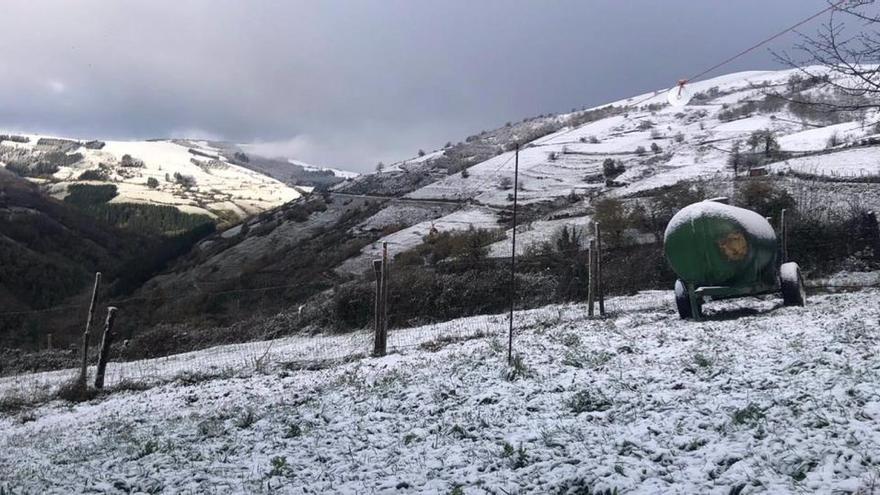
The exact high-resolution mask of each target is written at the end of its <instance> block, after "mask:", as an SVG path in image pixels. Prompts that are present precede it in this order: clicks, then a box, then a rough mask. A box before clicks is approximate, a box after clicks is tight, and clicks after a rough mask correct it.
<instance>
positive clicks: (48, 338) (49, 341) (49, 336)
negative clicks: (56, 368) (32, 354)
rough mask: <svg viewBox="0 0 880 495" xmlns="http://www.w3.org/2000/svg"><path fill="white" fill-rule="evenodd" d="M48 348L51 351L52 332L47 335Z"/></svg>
mask: <svg viewBox="0 0 880 495" xmlns="http://www.w3.org/2000/svg"><path fill="white" fill-rule="evenodd" d="M46 348H47V349H48V350H50V351H51V350H52V334H51V333H50V334H48V335H46Z"/></svg>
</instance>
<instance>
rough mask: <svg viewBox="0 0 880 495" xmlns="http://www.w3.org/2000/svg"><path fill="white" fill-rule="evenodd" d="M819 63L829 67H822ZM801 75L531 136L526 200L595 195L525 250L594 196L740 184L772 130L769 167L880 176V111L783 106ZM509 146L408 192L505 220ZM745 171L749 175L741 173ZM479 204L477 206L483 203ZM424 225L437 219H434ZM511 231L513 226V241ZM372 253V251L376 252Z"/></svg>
mask: <svg viewBox="0 0 880 495" xmlns="http://www.w3.org/2000/svg"><path fill="white" fill-rule="evenodd" d="M811 70H812V71H813V72H821V70H820V69H818V68H813V69H811ZM799 77H800V73H799V72H798V71H795V70H783V71H748V72H740V73H734V74H728V75H724V76H720V77H716V78H713V79H708V80H705V81H699V82H695V83H692V84H690V85H689V86H688V88H689V90H690V91H691V92H692V93H694V94H695V95H696V97H695V98H694V99H693V100H692V101H691V103H690V104H688V105H687V106H686V107H683V108H676V107H672V106H670V105H668V104H667V101H666V93H665V91H655V92H652V93H646V94H643V95H638V96H634V97H631V98H628V99H625V100H620V101H616V102H613V103H610V104H609V105H605V106H601V107H596V108H594V109H587V110H585V112H586V113H589V112H591V111H596V110H597V109H606V112H605V113H604V114H601V115H599V116H598V117H597V118H587V119H585V120H587V121H586V122H585V123H583V124H579V125H568V126H566V127H563V128H561V129H559V130H557V131H555V132H552V133H550V134H547V135H544V136H541V137H538V138H537V139H534V140H532V141H530V142H527V143H526V144H524V145H523V147H522V149H521V151H520V155H519V184H520V191H519V201H520V203H521V204H525V205H529V204H537V203H544V204H547V203H549V202H552V201H553V200H555V199H560V198H563V197H572V196H574V197H575V198H587V201H586V202H584V203H583V204H582V205H581V206H580V207H575V208H574V209H573V210H576V211H566V212H562V211H553V212H551V213H549V214H547V216H546V218H543V219H539V220H537V221H534V222H532V223H531V224H530V225H529V226H527V227H523V228H524V234H525V235H524V238H523V240H524V242H523V243H521V244H520V246H521V249H522V250H525V249H526V248H527V246H528V245H529V244H530V243H533V242H540V241H544V240H547V239H549V238H550V236H551V235H552V233H553V231H555V230H556V229H558V228H559V227H560V226H561V225H564V224H572V225H586V224H588V223H589V221H590V218H589V209H590V208H589V203H590V201H589V200H590V199H592V198H596V197H616V198H630V197H634V196H638V195H650V194H651V193H652V191H656V190H657V189H659V188H662V187H664V186H670V185H674V184H676V183H679V182H681V181H685V180H694V179H703V180H707V181H710V182H711V183H713V184H716V185H720V184H729V183H730V179H732V178H733V174H734V172H733V169H732V168H731V166H730V165H729V159H730V154H731V151H732V150H733V148H734V147H736V146H739V149H740V151H741V152H743V153H750V152H751V150H750V149H749V148H748V146H747V141H748V139H749V137H750V136H751V135H752V133H754V132H755V131H761V130H769V131H770V132H771V133H772V134H773V135H774V136H775V138H776V140H777V141H778V143H779V145H780V148H781V149H780V154H781V155H784V156H786V157H787V158H783V159H781V160H780V161H778V162H776V163H773V164H772V165H769V166H766V167H765V168H766V171H767V172H769V173H778V174H784V173H788V172H797V173H802V174H810V175H816V176H827V177H831V178H850V179H863V178H865V177H878V176H880V162H878V161H877V160H875V159H873V157H875V156H876V154H877V148H876V146H875V144H872V143H870V142H869V143H868V144H867V145H865V144H864V141H865V140H866V139H867V138H871V137H873V136H875V134H877V129H876V126H875V123H876V122H877V121H878V117H880V115H878V114H877V112H874V111H866V112H862V113H861V114H860V115H858V116H852V117H853V118H854V119H855V120H852V121H845V122H824V121H822V118H818V119H814V118H811V117H810V116H809V115H807V116H805V115H804V113H803V112H802V113H799V114H795V113H793V110H791V109H790V108H789V106H786V105H785V104H784V103H779V100H778V99H777V100H776V103H774V102H773V100H772V98H773V97H774V96H775V95H780V94H781V95H785V94H789V92H790V91H792V90H793V89H792V88H793V87H796V85H798V84H800V85H801V86H802V87H804V86H808V85H807V83H805V82H804V81H803V80H802V79H800V80H799V79H798V78H799ZM802 94H803V95H808V96H810V97H813V98H835V97H839V95H837V96H836V95H835V94H834V91H833V90H831V89H830V88H828V87H827V86H823V85H821V84H818V85H816V86H815V87H809V88H807V89H805V90H803V93H802ZM768 102H769V103H768ZM582 113H583V112H582ZM578 115H579V114H578V113H577V112H575V113H572V114H563V115H559V116H556V117H554V118H553V119H551V120H549V121H548V120H547V119H545V120H543V121H542V122H543V124H542V125H547V122H551V123H552V122H569V121H570V120H571V119H575V121H576V119H577V117H578ZM850 116H851V115H844V116H843V118H849V117H850ZM819 117H823V116H819ZM824 117H827V115H825V116H824ZM526 129H527V131H528V128H526ZM502 131H503V129H500V130H497V131H493V132H495V133H499V132H502ZM527 131H523V132H527ZM516 132H520V131H513V130H511V131H510V132H509V133H508V134H511V135H510V136H507V137H508V139H510V140H514V139H518V138H517V135H516ZM472 137H475V136H472ZM737 143H738V144H737ZM504 144H505V143H503V142H502V143H500V145H499V146H498V148H497V154H496V155H495V156H493V157H492V158H489V159H488V160H485V161H482V162H480V163H476V164H474V165H472V166H469V167H468V168H467V169H466V171H465V172H462V173H454V174H451V175H441V176H440V177H439V178H437V180H433V181H431V182H430V183H429V184H428V185H425V186H423V187H420V188H418V189H416V190H414V191H412V192H410V193H409V194H407V195H406V197H407V198H409V199H412V200H414V201H446V202H452V203H459V204H464V203H470V204H473V203H476V204H478V205H481V206H484V207H490V208H494V209H495V213H493V215H494V216H495V218H496V220H498V219H500V216H499V213H500V211H501V209H504V208H509V207H510V206H511V203H512V196H513V194H512V192H513V190H512V185H513V175H514V152H513V151H512V150H510V148H511V146H501V145H504ZM507 144H509V142H508V143H507ZM652 146H653V148H652ZM502 149H506V150H507V151H502ZM447 153H449V151H448V149H447V150H442V149H441V150H437V151H434V152H431V153H427V154H425V155H424V156H422V157H418V158H413V159H411V160H405V161H403V162H400V163H397V164H393V165H392V166H389V167H388V168H386V169H385V170H384V171H383V172H381V173H380V174H378V175H379V176H380V177H382V176H386V177H389V178H391V177H395V176H406V175H412V174H413V173H414V172H413V170H415V168H413V167H416V168H418V166H420V165H422V164H430V163H432V161H438V160H442V159H443V158H444V155H445V154H447ZM607 160H614V161H615V162H617V163H618V165H622V170H621V171H620V173H619V175H615V176H613V178H612V180H611V182H609V181H608V179H609V178H608V177H607V176H606V174H604V173H603V164H604V163H605V162H606V161H607ZM743 173H744V172H743V171H742V170H741V171H740V174H741V175H742V174H743ZM866 187H867V186H866ZM868 188H869V189H871V191H874V192H871V193H869V194H868V196H872V195H873V196H876V197H877V200H875V201H872V200H870V198H868V199H866V200H865V204H866V205H868V206H869V207H872V206H874V205H875V204H877V205H880V195H877V194H876V190H875V189H876V188H870V187H868ZM836 199H841V198H830V197H829V200H830V201H834V200H836ZM388 208H389V209H394V208H400V206H398V205H390V206H389V207H388ZM465 208H470V207H469V206H465ZM564 208H569V209H572V208H570V207H567V206H565V207H564ZM471 211H475V210H473V209H472V208H471ZM487 211H489V212H491V210H485V209H483V210H480V214H479V215H478V216H476V217H474V225H475V226H482V227H486V226H491V222H487V220H488V219H487V218H486V213H487ZM382 214H383V215H384V214H385V213H382ZM445 215H448V212H446V213H445ZM556 218H566V219H567V220H566V221H557V220H555V219H556ZM444 220H445V219H444V218H442V217H437V218H435V219H434V222H435V224H436V225H441V226H442V227H438V228H439V230H453V229H464V228H467V227H468V222H467V220H466V219H465V221H463V222H462V221H461V220H462V218H461V217H460V216H457V217H456V218H455V220H456V222H451V223H450V222H445V221H444ZM418 221H420V222H422V223H425V222H426V220H424V219H422V218H419V219H418ZM496 227H500V224H496ZM422 230H424V229H422ZM509 233H510V232H509V229H508V237H509ZM399 236H400V234H396V233H395V234H391V235H389V236H387V237H384V238H382V239H380V240H379V241H383V240H384V241H388V242H389V245H390V246H393V245H394V243H395V242H397V241H398V237H399ZM503 244H504V246H502V243H499V245H497V246H493V247H492V249H491V252H492V253H493V254H496V255H501V254H506V252H507V251H506V250H505V249H507V248H506V244H507V241H504V242H503ZM363 255H364V256H367V250H365V251H364V252H363Z"/></svg>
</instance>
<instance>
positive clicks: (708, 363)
mask: <svg viewBox="0 0 880 495" xmlns="http://www.w3.org/2000/svg"><path fill="white" fill-rule="evenodd" d="M694 364H696V365H697V366H698V367H700V368H711V367H712V364H713V362H712V359H711V358H709V357H708V356H706V355H705V354H703V353H700V352H698V353H696V354H694Z"/></svg>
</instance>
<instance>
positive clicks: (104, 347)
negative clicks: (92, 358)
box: [95, 306, 116, 389]
mask: <svg viewBox="0 0 880 495" xmlns="http://www.w3.org/2000/svg"><path fill="white" fill-rule="evenodd" d="M115 320H116V308H115V307H113V306H110V307H109V308H107V319H106V320H105V321H104V336H103V337H102V338H101V353H100V354H99V355H98V371H97V372H96V373H95V388H97V389H102V388H104V371H105V370H106V369H107V360H108V359H109V358H110V344H112V343H113V322H114V321H115Z"/></svg>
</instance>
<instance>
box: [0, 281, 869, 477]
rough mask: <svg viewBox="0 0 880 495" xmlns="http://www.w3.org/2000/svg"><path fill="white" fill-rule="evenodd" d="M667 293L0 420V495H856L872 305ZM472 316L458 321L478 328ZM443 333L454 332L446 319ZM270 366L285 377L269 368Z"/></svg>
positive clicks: (854, 299)
mask: <svg viewBox="0 0 880 495" xmlns="http://www.w3.org/2000/svg"><path fill="white" fill-rule="evenodd" d="M669 299H670V298H669V293H668V292H648V293H642V294H639V295H637V296H634V297H626V298H619V299H613V300H611V301H609V303H610V307H612V308H620V309H619V310H618V311H615V312H613V313H612V314H611V316H610V317H608V318H606V319H590V318H588V317H587V316H586V312H585V308H584V307H583V306H580V305H564V306H549V307H546V308H542V309H537V310H532V311H524V312H518V313H517V334H516V338H515V348H516V352H517V354H519V355H520V356H522V363H521V364H520V365H518V366H515V367H512V368H508V367H507V366H506V349H505V346H506V338H505V335H504V325H503V318H496V319H495V320H496V321H495V323H493V326H491V327H487V328H490V332H489V336H487V337H481V338H474V339H470V340H464V341H453V342H449V343H446V344H445V345H441V344H442V342H438V343H437V344H438V345H435V346H431V347H430V349H426V348H418V347H408V348H407V349H405V350H403V351H402V352H401V353H398V354H392V355H389V356H387V357H383V358H365V359H362V360H359V361H355V362H351V363H348V364H340V365H337V366H331V367H327V368H324V369H318V370H295V369H291V368H289V367H285V366H283V365H273V366H268V367H264V368H262V369H263V371H262V372H261V373H252V374H247V373H242V374H240V375H239V376H234V377H228V378H225V379H216V380H206V381H198V380H194V379H187V380H178V381H176V382H173V383H168V384H165V385H161V386H157V387H155V388H152V389H149V390H146V391H140V392H130V391H119V392H115V393H113V394H111V395H109V396H105V397H101V398H98V399H95V400H93V401H91V402H86V403H81V404H68V403H63V402H57V401H56V402H51V403H48V404H45V405H42V406H39V407H37V408H35V409H32V410H25V411H23V412H19V413H15V414H13V415H8V416H5V417H2V418H0V445H3V448H2V449H0V473H3V476H2V479H0V487H2V488H3V489H5V490H8V491H11V492H12V493H19V492H28V493H71V492H110V493H129V492H151V493H156V492H160V491H164V492H173V493H179V492H186V493H196V492H197V493H202V492H211V493H216V492H222V493H264V492H266V493H267V492H271V491H279V492H282V493H449V492H451V491H453V490H454V489H455V488H456V487H460V488H461V491H460V492H459V493H589V492H588V491H587V489H588V488H594V489H604V488H611V487H617V488H619V489H620V490H621V492H623V493H721V494H728V493H743V494H745V493H759V492H760V493H795V492H797V493H800V492H820V493H874V492H876V491H877V490H878V487H880V454H878V452H880V388H878V383H880V354H878V352H877V351H878V342H880V340H878V339H880V322H878V318H880V290H877V289H869V290H863V291H859V292H851V293H841V294H828V295H814V296H812V297H810V299H809V301H808V306H807V307H806V308H783V307H780V306H779V303H778V299H776V298H768V299H740V300H735V301H729V302H724V303H710V304H709V305H708V306H707V309H708V310H709V311H710V312H711V313H712V316H710V317H709V318H708V319H707V320H706V321H703V322H700V323H695V322H689V321H681V320H679V319H678V318H677V317H676V315H675V313H674V308H673V306H672V303H671V301H670V300H669ZM479 321H483V322H484V323H485V322H486V321H488V320H485V319H483V320H479V319H462V320H457V322H456V324H458V325H461V326H464V327H467V326H468V325H472V326H480V325H481V323H478V322H479ZM450 323H452V322H450ZM275 362H276V363H279V362H283V361H275Z"/></svg>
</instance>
